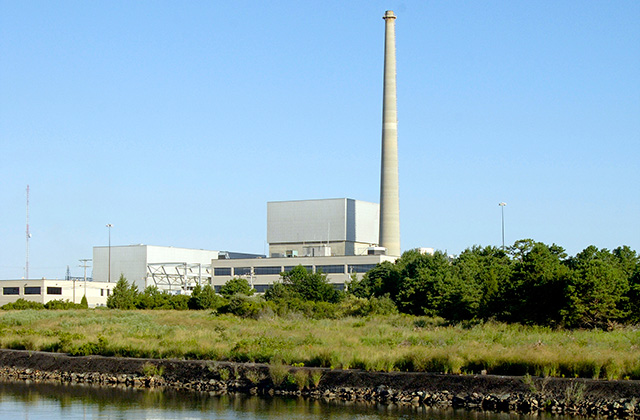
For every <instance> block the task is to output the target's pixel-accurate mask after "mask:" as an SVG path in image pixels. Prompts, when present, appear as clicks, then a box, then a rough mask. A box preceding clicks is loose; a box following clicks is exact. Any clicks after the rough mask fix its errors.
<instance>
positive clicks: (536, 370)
mask: <svg viewBox="0 0 640 420" xmlns="http://www.w3.org/2000/svg"><path fill="white" fill-rule="evenodd" d="M0 346H1V347H3V348H14V349H28V350H48V351H58V352H66V353H71V354H76V355H82V354H95V353H97V354H103V355H108V356H132V357H151V358H174V357H175V358H189V359H210V360H228V361H240V362H263V363H269V362H270V361H272V360H281V361H282V362H283V363H285V364H287V365H291V364H294V363H302V364H304V365H305V366H318V367H330V368H342V369H346V368H358V369H365V370H375V371H392V370H401V371H430V372H446V373H454V374H457V373H480V372H482V371H487V372H488V373H494V374H504V375H525V374H529V375H533V376H565V377H585V378H602V379H624V378H630V379H640V330H638V329H637V328H634V327H621V328H619V329H616V330H613V331H606V332H605V331H599V330H589V331H586V330H553V329H550V328H546V327H529V326H522V325H510V324H504V323H492V322H489V323H484V324H478V325H446V324H445V323H444V322H443V321H442V320H439V319H432V318H424V317H411V316H406V315H391V316H384V317H372V318H366V319H363V318H358V319H355V318H343V319H337V320H328V319H321V320H312V319H306V318H302V317H298V316H292V317H290V318H283V317H273V318H269V319H261V320H258V321H256V320H252V319H243V318H238V317H235V316H232V315H222V316H215V315H212V314H210V313H209V312H207V311H188V312H183V311H170V310H168V311H162V310H153V311H141V310H135V311H118V310H108V311H107V310H100V311H98V310H69V311H64V310H61V311H34V310H25V311H0Z"/></svg>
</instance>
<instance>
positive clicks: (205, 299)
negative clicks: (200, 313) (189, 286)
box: [187, 284, 225, 309]
mask: <svg viewBox="0 0 640 420" xmlns="http://www.w3.org/2000/svg"><path fill="white" fill-rule="evenodd" d="M187 304H188V307H189V309H218V308H219V307H220V306H222V305H224V304H225V299H223V298H222V297H220V296H218V295H216V292H215V290H213V287H211V286H210V285H208V284H207V285H205V286H204V287H202V286H200V285H197V286H196V287H194V288H193V291H192V292H191V297H190V298H189V300H188V303H187Z"/></svg>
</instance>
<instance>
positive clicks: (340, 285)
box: [213, 283, 344, 293]
mask: <svg viewBox="0 0 640 420" xmlns="http://www.w3.org/2000/svg"><path fill="white" fill-rule="evenodd" d="M331 285H332V286H333V288H334V289H336V290H344V283H331ZM272 286H273V285H271V284H254V285H253V290H255V291H256V293H264V292H266V291H267V290H269V289H271V287H272ZM221 288H222V286H213V289H214V290H215V291H216V293H220V289H221Z"/></svg>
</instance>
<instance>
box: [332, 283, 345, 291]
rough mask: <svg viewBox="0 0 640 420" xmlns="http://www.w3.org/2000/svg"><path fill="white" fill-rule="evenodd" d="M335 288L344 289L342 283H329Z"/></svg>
mask: <svg viewBox="0 0 640 420" xmlns="http://www.w3.org/2000/svg"><path fill="white" fill-rule="evenodd" d="M331 285H332V286H333V288H334V289H335V290H344V283H331Z"/></svg>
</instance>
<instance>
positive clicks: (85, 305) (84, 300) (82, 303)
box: [80, 295, 89, 309]
mask: <svg viewBox="0 0 640 420" xmlns="http://www.w3.org/2000/svg"><path fill="white" fill-rule="evenodd" d="M80 307H82V308H85V309H87V308H88V307H89V302H88V301H87V295H82V299H81V300H80Z"/></svg>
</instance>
